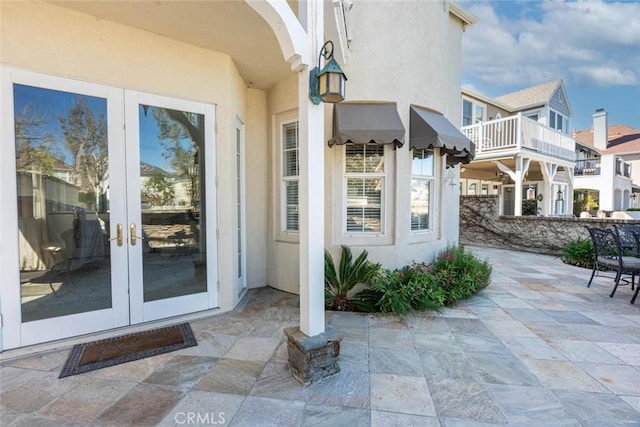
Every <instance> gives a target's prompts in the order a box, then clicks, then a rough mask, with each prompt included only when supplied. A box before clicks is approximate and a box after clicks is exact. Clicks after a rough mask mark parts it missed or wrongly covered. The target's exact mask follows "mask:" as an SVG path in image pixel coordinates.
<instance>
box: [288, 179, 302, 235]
mask: <svg viewBox="0 0 640 427" xmlns="http://www.w3.org/2000/svg"><path fill="white" fill-rule="evenodd" d="M285 197H286V214H285V215H286V218H285V229H286V230H287V231H298V230H299V225H298V181H297V180H296V181H287V182H286V183H285Z"/></svg>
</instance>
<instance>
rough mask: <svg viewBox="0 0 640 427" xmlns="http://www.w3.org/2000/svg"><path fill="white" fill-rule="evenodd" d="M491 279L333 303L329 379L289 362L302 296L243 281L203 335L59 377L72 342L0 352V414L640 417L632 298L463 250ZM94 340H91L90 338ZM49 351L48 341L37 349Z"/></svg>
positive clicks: (537, 258) (523, 261)
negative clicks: (336, 361) (289, 332)
mask: <svg viewBox="0 0 640 427" xmlns="http://www.w3.org/2000/svg"><path fill="white" fill-rule="evenodd" d="M471 249H472V250H473V251H474V252H475V253H477V254H478V255H479V256H480V257H482V258H487V259H489V261H490V262H491V263H492V265H493V268H494V272H493V276H492V283H491V285H490V286H489V287H488V288H487V289H486V290H484V291H482V292H481V293H480V294H478V295H477V296H475V297H474V298H472V299H470V300H467V301H465V302H463V303H462V304H460V305H459V306H458V307H455V308H451V309H445V310H442V311H441V312H439V313H434V312H423V313H415V314H411V315H408V316H405V317H398V316H394V315H366V314H356V313H333V312H328V313H327V322H328V324H330V325H331V326H333V327H334V328H336V329H338V330H339V331H340V332H341V333H342V334H343V335H344V341H343V342H342V349H341V356H340V365H341V368H342V371H341V373H340V374H339V375H338V376H334V377H331V378H328V379H326V380H324V381H322V382H320V383H317V384H313V385H311V386H309V387H307V388H304V387H302V386H301V385H300V384H299V383H298V382H297V381H296V380H295V379H294V378H293V377H292V375H291V374H290V372H289V371H288V369H287V362H286V357H287V355H286V340H285V336H284V334H283V332H282V331H283V329H284V328H285V327H288V326H292V325H295V324H297V322H298V309H297V306H298V297H297V296H296V295H290V294H286V293H283V292H279V291H276V290H273V289H270V288H262V289H257V290H254V291H251V292H250V293H249V295H248V296H247V298H246V299H245V303H244V304H243V305H242V307H241V308H239V309H238V310H237V311H236V312H233V313H228V314H225V315H218V316H214V317H209V318H201V319H196V320H192V321H191V322H190V323H191V326H192V328H193V330H194V332H195V334H196V337H197V339H198V342H199V345H198V346H197V347H191V348H187V349H183V350H179V351H176V352H173V353H167V354H163V355H159V356H155V357H151V358H147V359H143V360H139V361H135V362H131V363H127V364H123V365H118V366H114V367H110V368H105V369H102V370H98V371H93V372H89V373H86V374H82V375H77V376H72V377H67V378H63V379H58V374H59V372H60V369H61V367H62V365H63V364H64V362H65V360H66V356H67V354H68V352H69V350H70V343H69V342H60V343H58V345H59V347H58V348H55V347H52V346H51V345H48V346H46V347H44V346H41V347H34V348H32V349H29V350H30V351H32V352H31V353H29V354H24V350H21V351H7V352H4V353H2V354H1V355H0V412H1V415H0V425H2V426H39V425H42V426H49V425H56V426H80V425H95V426H128V425H161V426H173V425H226V426H234V427H239V426H251V427H256V426H278V427H280V426H325V425H326V426H349V427H356V426H384V427H388V426H403V427H405V426H442V427H449V426H465V427H468V426H486V425H504V424H511V425H520V426H524V425H526V426H545V427H548V426H617V425H620V426H623V425H624V426H640V304H635V305H631V304H630V303H629V300H630V299H631V290H630V289H629V287H628V286H626V287H621V288H619V289H618V292H617V294H616V295H615V297H614V298H609V296H608V294H609V292H610V291H611V288H612V280H611V279H610V278H603V277H599V278H597V279H596V280H594V284H593V285H592V286H591V288H587V287H586V283H587V281H588V279H589V275H590V271H589V270H585V269H582V268H577V267H572V266H567V265H565V264H563V263H562V262H561V261H560V260H559V259H558V258H554V257H550V256H545V255H538V254H530V253H521V252H512V251H505V250H499V249H489V248H471ZM87 340H88V339H87ZM45 349H46V351H43V350H45Z"/></svg>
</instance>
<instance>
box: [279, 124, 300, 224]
mask: <svg viewBox="0 0 640 427" xmlns="http://www.w3.org/2000/svg"><path fill="white" fill-rule="evenodd" d="M298 150H299V146H298V122H297V121H296V122H290V123H285V124H283V125H282V199H281V200H282V205H283V209H282V230H283V231H293V232H297V231H298V230H299V225H298V181H299V156H298V155H299V151H298Z"/></svg>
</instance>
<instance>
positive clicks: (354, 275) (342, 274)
mask: <svg viewBox="0 0 640 427" xmlns="http://www.w3.org/2000/svg"><path fill="white" fill-rule="evenodd" d="M368 256H369V254H368V252H367V251H366V250H363V251H362V253H360V255H358V257H357V258H356V259H355V260H354V259H353V254H352V253H351V249H349V248H348V247H347V246H342V253H341V255H340V265H339V266H338V269H337V270H336V267H335V264H334V263H333V258H332V257H331V254H330V253H329V252H328V251H325V252H324V301H325V305H326V306H327V308H328V309H330V310H340V311H347V310H352V309H353V298H354V296H355V292H356V291H357V289H355V288H356V286H357V285H360V284H362V285H367V284H368V283H369V282H370V281H371V280H373V279H374V278H376V277H377V275H378V274H379V272H380V268H381V267H380V264H373V263H371V262H369V261H368V260H367V257H368Z"/></svg>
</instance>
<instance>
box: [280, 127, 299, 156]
mask: <svg viewBox="0 0 640 427" xmlns="http://www.w3.org/2000/svg"><path fill="white" fill-rule="evenodd" d="M282 135H283V144H282V146H283V147H284V149H285V150H292V149H297V148H298V122H295V123H287V124H286V125H283V126H282Z"/></svg>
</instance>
